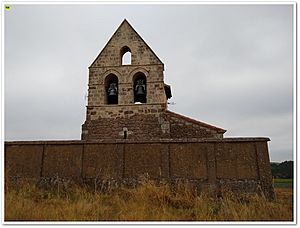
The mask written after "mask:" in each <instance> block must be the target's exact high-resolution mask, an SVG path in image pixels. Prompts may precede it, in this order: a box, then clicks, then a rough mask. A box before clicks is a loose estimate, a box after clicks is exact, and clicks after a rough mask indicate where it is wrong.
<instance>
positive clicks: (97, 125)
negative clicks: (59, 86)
mask: <svg viewBox="0 0 300 228" xmlns="http://www.w3.org/2000/svg"><path fill="white" fill-rule="evenodd" d="M116 108H118V109H120V110H121V108H122V107H116ZM93 110H94V109H93ZM159 110H160V111H157V109H156V108H155V107H152V106H150V105H143V104H141V105H133V107H130V110H128V109H126V107H123V109H122V110H121V111H120V112H122V115H126V117H124V116H123V117H120V116H114V115H115V114H113V113H109V114H110V115H111V117H107V118H98V119H93V120H87V121H86V122H85V124H83V126H82V132H83V134H82V139H83V140H91V139H92V140H96V139H123V138H124V135H123V128H127V130H128V135H127V138H128V139H134V140H136V141H138V140H139V141H145V140H153V139H154V140H155V139H157V140H159V139H167V138H168V139H182V138H223V134H224V132H225V130H223V129H221V128H217V127H214V126H211V125H208V124H205V123H202V122H200V121H196V120H193V119H190V118H188V117H185V116H182V115H179V114H176V113H174V112H170V111H165V112H164V113H161V109H159Z"/></svg>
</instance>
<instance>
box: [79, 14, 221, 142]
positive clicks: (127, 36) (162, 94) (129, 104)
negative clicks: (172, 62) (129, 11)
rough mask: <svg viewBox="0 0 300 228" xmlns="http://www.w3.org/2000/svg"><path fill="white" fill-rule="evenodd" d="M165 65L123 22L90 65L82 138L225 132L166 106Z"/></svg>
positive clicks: (147, 137) (167, 136) (150, 137)
mask: <svg viewBox="0 0 300 228" xmlns="http://www.w3.org/2000/svg"><path fill="white" fill-rule="evenodd" d="M171 97H172V94H171V87H170V86H169V85H167V84H165V83H164V64H163V63H162V61H161V60H160V59H159V58H158V57H157V55H156V54H155V53H154V52H153V51H152V50H151V48H150V47H149V46H148V45H147V44H146V42H145V41H144V40H143V39H142V37H141V36H140V35H139V34H138V33H137V32H136V31H135V30H134V29H133V27H132V26H131V25H130V24H129V23H128V21H127V20H124V21H123V22H122V23H121V25H120V26H119V27H118V29H117V30H116V31H115V33H114V34H113V36H112V37H111V38H110V40H109V41H108V43H107V44H106V45H105V47H104V48H103V50H102V51H101V52H100V54H99V55H98V56H97V58H96V59H95V60H94V62H93V63H92V64H91V66H90V67H89V84H88V105H87V112H86V121H85V122H84V124H83V125H82V134H81V139H82V140H106V139H108V140H117V139H126V140H127V139H128V140H134V141H139V140H147V141H149V140H160V139H170V138H180V139H182V138H221V137H223V133H224V132H225V130H223V129H221V128H217V127H214V126H212V125H208V124H206V123H203V122H200V121H197V120H193V119H190V118H188V117H185V116H182V115H179V114H176V113H173V112H171V111H168V110H167V100H168V99H169V98H171Z"/></svg>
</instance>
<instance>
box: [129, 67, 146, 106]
mask: <svg viewBox="0 0 300 228" xmlns="http://www.w3.org/2000/svg"><path fill="white" fill-rule="evenodd" d="M132 84H133V102H134V103H135V104H136V103H137V102H138V103H147V78H146V75H145V74H144V73H142V72H140V71H139V72H137V73H135V74H134V75H133V77H132Z"/></svg>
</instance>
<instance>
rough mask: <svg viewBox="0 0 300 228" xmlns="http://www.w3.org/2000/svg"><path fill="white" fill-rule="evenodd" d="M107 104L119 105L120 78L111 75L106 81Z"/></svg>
mask: <svg viewBox="0 0 300 228" xmlns="http://www.w3.org/2000/svg"><path fill="white" fill-rule="evenodd" d="M105 91H106V103H107V104H118V94H119V91H118V77H117V76H116V75H114V74H110V75H108V76H107V77H106V79H105Z"/></svg>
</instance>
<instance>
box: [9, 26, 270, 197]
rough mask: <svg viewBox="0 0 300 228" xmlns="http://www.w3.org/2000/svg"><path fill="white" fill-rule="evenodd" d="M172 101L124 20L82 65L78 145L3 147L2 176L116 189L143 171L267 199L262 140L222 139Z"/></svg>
mask: <svg viewBox="0 0 300 228" xmlns="http://www.w3.org/2000/svg"><path fill="white" fill-rule="evenodd" d="M125 57H126V58H125ZM127 57H130V58H127ZM171 96H172V93H171V87H170V86H169V85H167V84H166V83H165V82H164V64H163V63H162V62H161V61H160V59H159V58H158V57H157V56H156V55H155V53H154V52H153V51H152V50H151V48H150V47H149V46H148V45H147V44H146V43H145V42H144V40H143V39H142V38H141V37H140V36H139V35H138V34H137V32H136V31H135V30H134V29H133V28H132V26H131V25H130V24H129V23H128V22H127V21H126V20H124V21H123V22H122V23H121V25H120V26H119V28H118V29H117V31H116V32H115V33H114V34H113V36H112V38H111V39H110V40H109V41H108V43H107V44H106V46H105V47H104V49H103V50H102V51H101V52H100V54H99V56H98V57H97V58H96V59H95V61H94V62H93V63H92V65H91V66H90V67H89V83H88V105H87V112H86V121H85V122H84V124H83V125H82V134H81V140H58V141H47V140H46V141H13V142H5V158H4V159H5V173H6V175H5V178H6V179H9V180H10V181H16V182H17V181H19V180H21V181H25V180H30V181H34V182H36V183H46V184H49V183H50V184H51V183H52V180H53V179H57V178H60V180H72V181H74V182H76V183H77V182H78V183H86V184H88V185H89V184H90V185H91V186H93V185H95V183H103V185H104V186H105V183H106V184H108V186H110V185H111V184H114V185H115V186H119V185H120V184H130V185H131V184H132V183H136V181H137V179H138V178H139V176H141V175H144V174H148V175H149V177H150V178H152V179H155V180H158V181H160V180H164V181H167V182H168V183H178V181H179V182H180V181H181V180H184V181H189V182H190V183H192V184H193V185H195V186H196V187H197V189H199V190H204V189H215V190H216V191H217V192H221V191H224V190H227V189H230V190H232V191H236V192H242V193H244V192H256V193H263V194H264V195H265V196H266V197H267V198H270V199H272V198H274V189H273V182H272V173H271V167H270V159H269V151H268V141H270V139H269V138H265V137H255V138H253V137H252V138H224V137H223V134H224V133H225V130H224V129H221V128H218V127H215V126H212V125H209V124H206V123H203V122H200V121H197V120H194V119H191V118H188V117H185V116H182V115H179V114H177V113H174V112H171V111H169V110H168V109H167V104H168V99H170V98H171Z"/></svg>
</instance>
